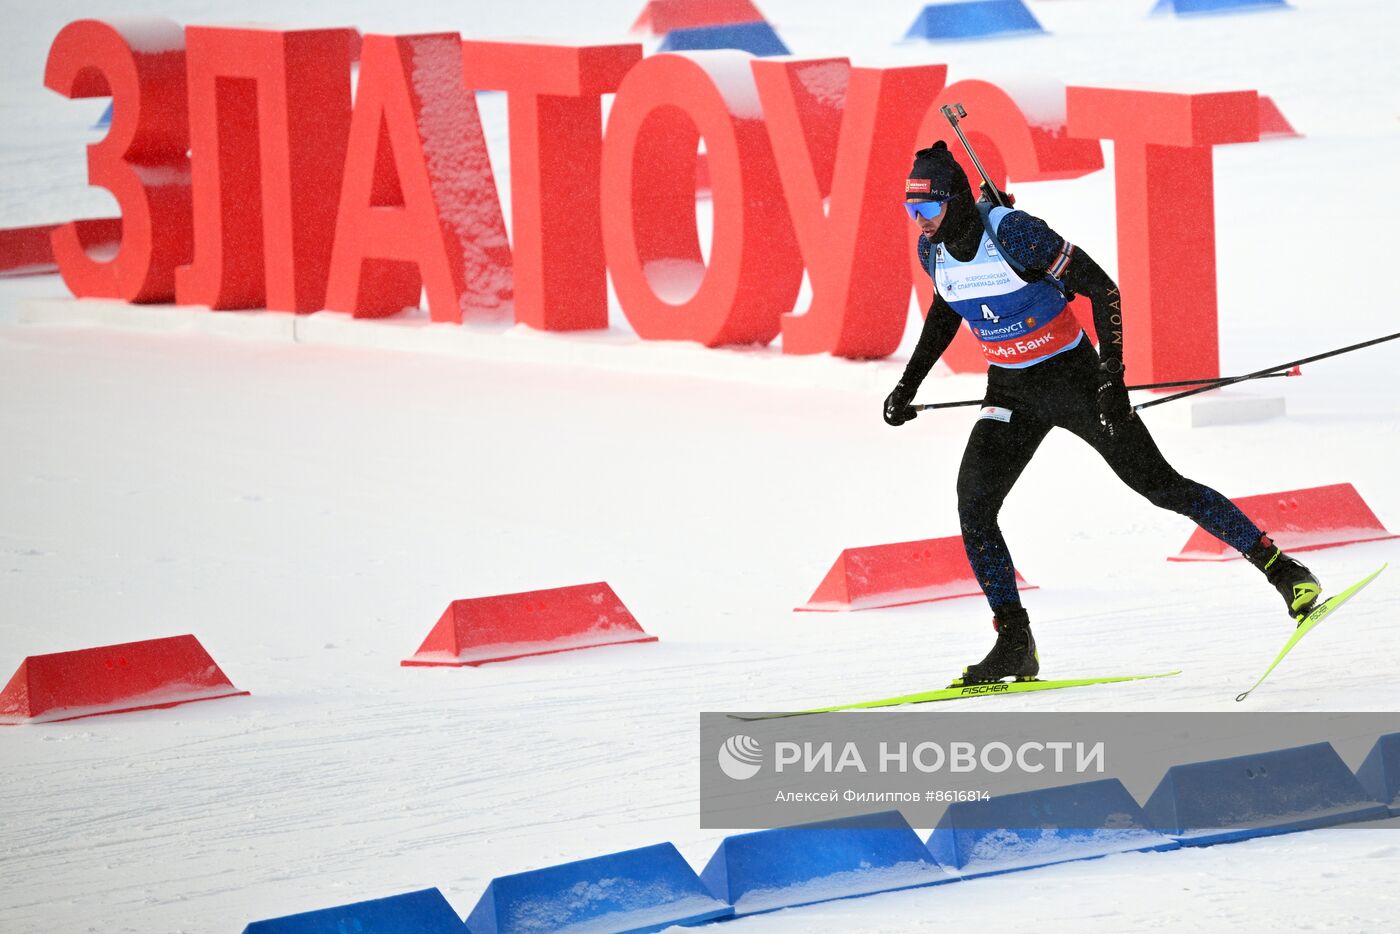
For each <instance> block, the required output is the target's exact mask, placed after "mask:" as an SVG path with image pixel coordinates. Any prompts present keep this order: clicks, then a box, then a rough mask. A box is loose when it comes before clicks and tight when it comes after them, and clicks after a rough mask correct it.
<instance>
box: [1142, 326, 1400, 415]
mask: <svg viewBox="0 0 1400 934" xmlns="http://www.w3.org/2000/svg"><path fill="white" fill-rule="evenodd" d="M1397 337H1400V331H1396V332H1395V333H1394V334H1387V335H1386V336H1385V337H1375V338H1372V339H1371V340H1368V341H1362V342H1360V343H1359V344H1351V345H1349V346H1347V347H1339V348H1337V349H1336V350H1329V351H1327V352H1326V353H1320V354H1314V355H1313V356H1311V357H1304V358H1302V359H1301V360H1294V361H1293V362H1292V363H1283V364H1280V365H1278V366H1271V367H1268V368H1267V369H1263V370H1259V371H1258V372H1255V373H1246V374H1245V375H1244V376H1235V377H1232V378H1230V379H1225V380H1221V381H1220V382H1218V383H1216V384H1215V385H1213V386H1201V387H1199V388H1197V389H1188V390H1186V391H1185V392H1175V393H1172V394H1171V395H1170V396H1163V397H1162V398H1160V399H1153V400H1152V401H1151V402H1142V403H1139V404H1138V405H1135V406H1133V411H1134V412H1139V411H1141V410H1143V409H1147V408H1151V407H1152V406H1154V405H1161V404H1162V403H1163V402H1171V401H1172V400H1173V399H1185V398H1186V397H1187V396H1194V395H1196V393H1199V392H1210V391H1211V390H1212V389H1219V388H1220V387H1222V386H1229V385H1230V384H1231V383H1239V382H1243V381H1244V380H1247V379H1259V378H1260V377H1263V376H1267V375H1268V374H1270V373H1272V372H1274V371H1275V370H1282V369H1286V368H1292V367H1296V366H1302V365H1303V364H1304V363H1313V362H1314V361H1317V360H1326V359H1327V358H1328V357H1335V356H1337V355H1338V354H1344V353H1350V352H1351V351H1353V350H1360V349H1362V348H1363V347H1373V346H1375V345H1376V344H1384V343H1385V342H1386V341H1393V340H1395V339H1396V338H1397Z"/></svg>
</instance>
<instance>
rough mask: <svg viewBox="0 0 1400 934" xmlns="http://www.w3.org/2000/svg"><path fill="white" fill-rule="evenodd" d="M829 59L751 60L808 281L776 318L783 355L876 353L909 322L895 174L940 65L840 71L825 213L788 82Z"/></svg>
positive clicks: (826, 67) (902, 171)
mask: <svg viewBox="0 0 1400 934" xmlns="http://www.w3.org/2000/svg"><path fill="white" fill-rule="evenodd" d="M830 67H831V62H830V61H829V60H828V61H823V62H767V61H755V62H754V63H753V73H754V79H755V80H756V81H757V83H758V91H759V96H760V97H761V98H762V100H763V109H764V112H765V113H766V114H767V115H768V132H769V135H770V137H771V138H772V140H773V149H774V152H775V154H776V155H777V158H778V162H779V164H780V165H781V169H780V171H779V175H780V177H781V179H782V183H783V190H784V191H785V192H786V194H787V203H788V208H789V210H790V211H791V213H792V219H793V225H794V227H795V228H796V231H797V239H798V243H799V244H800V245H801V247H802V258H803V260H804V262H805V263H806V266H807V278H808V280H809V281H810V283H811V286H812V305H811V307H810V308H808V309H807V311H806V313H804V314H800V315H795V314H790V315H787V316H785V317H784V318H783V353H791V354H808V353H831V354H836V355H837V356H842V357H857V358H859V357H885V356H888V355H889V354H891V353H893V352H894V350H895V348H896V347H898V346H899V340H900V337H901V335H903V333H904V325H905V322H907V321H908V320H909V263H908V262H907V261H906V260H905V253H904V251H905V250H907V249H908V248H909V241H908V237H907V235H906V233H905V230H906V228H907V227H908V223H909V220H908V218H907V217H906V216H905V214H904V211H903V210H902V209H901V207H900V205H901V202H902V201H903V199H904V194H903V192H904V186H903V184H901V182H902V181H903V179H904V177H905V176H906V175H907V174H908V172H909V164H910V161H911V159H912V157H913V153H914V150H915V149H916V148H918V147H917V146H916V145H915V130H916V129H917V127H918V124H919V121H920V119H921V118H922V117H923V115H924V113H925V112H926V111H927V110H928V107H929V104H930V103H931V102H932V101H933V99H934V95H936V94H937V93H938V91H939V90H940V89H941V88H942V87H943V79H944V77H945V75H946V74H947V66H945V65H925V66H920V67H915V68H889V69H879V68H852V69H850V70H849V81H848V82H847V84H846V86H845V88H844V95H843V97H844V105H843V107H842V108H841V110H840V111H839V112H838V115H837V120H838V121H839V124H840V136H839V137H838V141H837V144H836V147H835V159H836V169H835V174H834V177H833V180H832V189H831V207H830V209H829V211H828V210H824V209H823V205H822V192H821V186H820V181H819V180H818V177H817V173H816V171H815V170H814V166H813V159H812V156H811V153H810V150H809V145H808V142H807V134H806V129H807V127H808V126H810V125H811V124H812V123H813V122H814V121H813V120H812V118H811V117H808V119H807V120H804V119H803V117H804V114H803V113H801V112H800V111H799V108H798V100H799V98H798V97H797V96H796V86H800V85H801V83H802V81H803V76H804V70H805V69H808V68H819V69H822V70H823V72H824V73H827V74H829V71H830ZM836 90H838V91H839V90H841V89H840V88H839V87H838V88H836ZM809 109H813V108H810V107H809ZM822 116H825V115H824V114H821V112H820V111H818V114H817V119H818V120H820V119H821V117H822Z"/></svg>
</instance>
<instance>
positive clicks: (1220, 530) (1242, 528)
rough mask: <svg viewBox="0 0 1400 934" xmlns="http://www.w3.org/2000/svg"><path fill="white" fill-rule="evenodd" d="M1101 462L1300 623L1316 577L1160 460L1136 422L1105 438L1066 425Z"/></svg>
mask: <svg viewBox="0 0 1400 934" xmlns="http://www.w3.org/2000/svg"><path fill="white" fill-rule="evenodd" d="M1065 427H1067V428H1070V430H1071V431H1073V432H1074V433H1075V434H1077V435H1079V436H1080V437H1081V438H1083V439H1084V440H1085V441H1087V442H1089V444H1090V445H1092V446H1093V447H1094V449H1095V450H1097V451H1098V452H1099V454H1100V455H1102V456H1103V459H1104V460H1105V461H1107V463H1108V466H1109V467H1110V468H1112V469H1113V472H1114V473H1116V474H1117V475H1118V478H1119V479H1120V480H1122V481H1123V482H1124V483H1126V484H1127V485H1128V486H1129V487H1130V488H1132V489H1133V490H1135V491H1136V492H1138V493H1139V494H1141V495H1142V496H1144V497H1146V498H1147V500H1148V501H1149V502H1151V503H1152V504H1153V505H1155V506H1159V507H1161V508H1163V509H1170V510H1172V511H1173V512H1178V513H1180V514H1182V515H1183V516H1186V517H1188V518H1190V519H1191V520H1192V521H1194V522H1195V523H1196V524H1197V525H1199V526H1200V527H1201V528H1203V529H1205V530H1206V531H1207V532H1209V533H1210V534H1212V535H1214V536H1215V537H1216V538H1218V539H1220V540H1221V541H1223V542H1225V543H1226V544H1227V545H1229V546H1230V547H1232V548H1234V549H1236V550H1237V551H1239V552H1240V553H1241V554H1243V555H1244V556H1245V557H1246V558H1248V559H1249V562H1250V563H1251V564H1253V565H1254V566H1255V567H1256V568H1258V569H1259V570H1260V571H1262V572H1263V573H1264V576H1265V578H1266V579H1267V580H1268V582H1269V583H1270V584H1272V585H1273V586H1274V588H1275V589H1276V590H1278V592H1279V594H1280V595H1282V597H1283V600H1284V602H1285V603H1286V604H1287V605H1288V612H1289V615H1291V616H1293V617H1294V618H1298V619H1300V618H1302V617H1303V616H1304V615H1306V614H1307V613H1308V611H1310V610H1311V609H1312V608H1313V606H1314V604H1315V603H1316V601H1317V598H1318V596H1319V595H1320V594H1321V592H1322V586H1321V584H1319V582H1318V580H1317V578H1316V577H1314V576H1313V574H1312V573H1311V572H1310V571H1309V570H1308V569H1307V568H1306V567H1304V566H1303V565H1302V564H1301V563H1300V562H1299V561H1298V560H1297V559H1296V558H1293V557H1290V556H1289V555H1287V554H1285V553H1284V552H1283V551H1281V550H1280V549H1279V548H1278V546H1276V545H1275V544H1274V543H1273V541H1272V540H1271V539H1270V538H1269V537H1268V536H1267V535H1265V534H1264V532H1263V531H1262V530H1261V529H1260V528H1259V527H1258V526H1257V525H1255V524H1254V523H1253V522H1251V521H1250V519H1249V517H1248V516H1246V515H1245V514H1244V513H1243V512H1241V511H1240V508H1239V507H1238V506H1236V505H1235V504H1234V503H1232V502H1230V501H1229V500H1228V499H1226V498H1225V497H1224V496H1222V495H1221V494H1220V493H1218V492H1216V491H1215V490H1213V489H1211V488H1210V487H1208V486H1205V485H1204V484H1201V483H1197V482H1196V481H1195V480H1190V479H1188V478H1186V477H1183V476H1182V475H1181V474H1179V473H1177V472H1176V470H1175V469H1174V468H1173V467H1172V466H1171V464H1169V463H1167V459H1166V458H1165V457H1163V456H1162V452H1161V451H1160V450H1159V449H1158V448H1157V443H1156V442H1155V441H1154V440H1153V439H1152V435H1151V433H1150V432H1149V431H1148V430H1147V426H1146V425H1144V424H1143V423H1142V419H1140V418H1138V417H1137V416H1133V418H1132V419H1131V420H1130V421H1129V422H1128V424H1127V425H1125V426H1124V427H1123V428H1122V430H1120V431H1119V433H1118V435H1117V437H1114V438H1110V437H1109V436H1108V435H1107V434H1106V433H1105V432H1104V431H1103V430H1102V429H1101V427H1100V426H1099V424H1098V423H1097V420H1095V421H1093V422H1092V424H1087V423H1081V424H1074V425H1066V426H1065Z"/></svg>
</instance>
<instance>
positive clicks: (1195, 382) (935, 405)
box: [910, 366, 1303, 412]
mask: <svg viewBox="0 0 1400 934" xmlns="http://www.w3.org/2000/svg"><path fill="white" fill-rule="evenodd" d="M1302 375H1303V374H1302V373H1300V372H1299V371H1298V368H1297V367H1296V366H1295V367H1294V368H1293V369H1291V370H1288V371H1287V372H1284V373H1274V372H1269V373H1264V374H1262V375H1259V374H1255V375H1253V376H1248V377H1235V376H1216V377H1213V378H1211V379H1174V380H1171V381H1170V382H1166V383H1140V384H1138V385H1136V386H1129V387H1128V390H1129V391H1132V390H1134V389H1170V388H1172V387H1173V386H1203V385H1204V386H1206V388H1207V389H1214V388H1216V385H1218V384H1221V383H1225V382H1228V381H1235V380H1238V379H1271V378H1273V377H1275V376H1302ZM1206 384H1216V385H1206ZM981 404H982V400H981V399H964V400H962V401H961V402H923V403H919V404H918V405H913V406H910V408H912V409H913V410H914V411H915V412H927V411H929V410H930V409H956V408H961V407H962V406H966V405H981Z"/></svg>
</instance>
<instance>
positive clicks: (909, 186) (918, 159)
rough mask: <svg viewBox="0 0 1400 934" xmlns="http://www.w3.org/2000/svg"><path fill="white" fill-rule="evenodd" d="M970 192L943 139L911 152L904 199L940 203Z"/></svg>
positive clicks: (964, 176)
mask: <svg viewBox="0 0 1400 934" xmlns="http://www.w3.org/2000/svg"><path fill="white" fill-rule="evenodd" d="M971 193H972V186H971V185H970V184H969V183H968V181H967V173H966V172H964V171H963V169H962V166H960V165H958V160H956V159H954V158H953V154H952V153H951V152H949V151H948V144H947V143H945V142H943V140H941V139H940V140H939V141H938V142H936V143H934V144H933V145H932V146H930V147H929V148H928V149H920V150H919V151H918V152H916V153H914V167H913V168H912V169H910V170H909V178H908V179H907V180H906V181H905V183H904V196H905V197H906V198H924V197H926V198H932V199H935V200H944V199H947V198H952V197H953V196H955V195H959V194H968V195H970V194H971Z"/></svg>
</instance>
